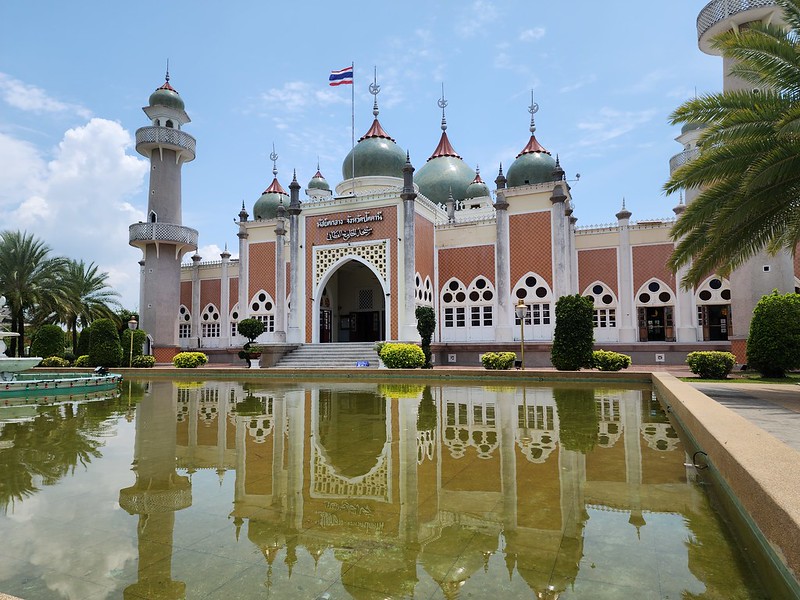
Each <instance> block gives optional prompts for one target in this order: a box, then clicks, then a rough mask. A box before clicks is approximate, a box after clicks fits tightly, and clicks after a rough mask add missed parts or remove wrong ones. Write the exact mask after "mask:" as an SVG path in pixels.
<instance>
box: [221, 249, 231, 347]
mask: <svg viewBox="0 0 800 600" xmlns="http://www.w3.org/2000/svg"><path fill="white" fill-rule="evenodd" d="M219 256H220V258H221V259H222V276H221V278H220V282H219V286H220V289H219V314H220V328H221V329H222V331H220V340H219V343H220V346H222V347H223V348H225V347H226V346H230V345H231V339H230V338H231V282H230V273H229V267H230V261H231V253H230V252H228V249H227V248H225V250H224V251H223V252H222V254H220V255H219Z"/></svg>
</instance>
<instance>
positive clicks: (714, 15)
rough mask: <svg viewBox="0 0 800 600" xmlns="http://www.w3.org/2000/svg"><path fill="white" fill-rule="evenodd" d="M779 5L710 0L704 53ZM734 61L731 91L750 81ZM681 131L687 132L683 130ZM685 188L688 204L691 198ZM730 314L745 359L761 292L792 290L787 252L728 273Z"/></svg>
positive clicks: (726, 86)
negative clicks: (727, 34) (726, 34)
mask: <svg viewBox="0 0 800 600" xmlns="http://www.w3.org/2000/svg"><path fill="white" fill-rule="evenodd" d="M780 20H781V9H780V7H779V6H778V5H777V4H776V3H775V2H774V0H750V1H748V2H740V1H738V0H712V1H711V2H709V3H708V4H706V6H705V7H704V8H703V10H701V11H700V14H699V15H698V17H697V41H698V45H699V46H700V50H702V51H703V52H705V53H706V54H712V55H717V56H718V55H719V54H720V52H719V50H717V49H715V48H712V47H711V40H713V39H714V37H716V36H717V35H719V34H721V33H723V32H725V31H731V30H734V31H738V30H739V29H740V28H742V27H744V26H746V25H747V24H748V23H753V22H755V21H764V22H777V21H780ZM732 66H733V61H732V60H731V59H729V58H723V73H722V89H723V90H724V91H734V90H742V89H748V88H749V87H750V86H751V85H752V84H750V83H748V82H746V81H744V80H742V79H740V78H738V77H734V76H733V75H731V72H730V71H731V67H732ZM683 133H684V134H685V133H687V132H683ZM679 139H680V138H679ZM691 199H693V198H690V192H689V191H687V196H686V200H687V204H688V203H689V202H690V200H691ZM730 281H731V313H732V315H731V317H732V321H733V334H732V335H731V337H730V340H731V350H732V351H733V353H734V354H736V358H737V360H738V361H739V362H742V363H743V362H745V360H746V358H745V354H746V353H745V345H746V340H747V336H748V335H749V332H750V319H751V317H752V315H753V309H754V308H755V306H756V304H757V303H758V301H759V299H760V298H761V296H763V295H764V294H769V293H770V292H771V291H772V290H775V289H777V290H779V291H781V292H783V293H786V292H793V291H794V264H793V261H792V257H791V255H790V253H788V252H781V253H779V254H777V255H775V256H770V255H769V254H767V253H766V252H761V253H759V254H757V255H756V256H754V257H753V258H752V259H750V260H749V261H748V262H747V263H745V264H744V265H742V266H741V267H739V268H738V269H736V271H734V272H733V273H732V274H731V278H730Z"/></svg>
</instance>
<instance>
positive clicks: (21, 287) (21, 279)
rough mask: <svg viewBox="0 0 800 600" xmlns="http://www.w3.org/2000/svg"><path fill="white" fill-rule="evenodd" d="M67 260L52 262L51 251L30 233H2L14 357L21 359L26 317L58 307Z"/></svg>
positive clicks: (1, 265) (0, 289)
mask: <svg viewBox="0 0 800 600" xmlns="http://www.w3.org/2000/svg"><path fill="white" fill-rule="evenodd" d="M66 263H67V261H66V259H64V258H60V257H57V258H52V257H51V256H50V248H49V247H48V246H47V245H46V244H44V243H43V242H42V241H40V240H38V239H36V238H35V237H34V236H32V235H29V234H28V233H27V232H23V233H20V232H19V231H3V232H1V233H0V293H2V295H4V296H5V298H6V302H7V304H8V308H9V310H10V312H11V331H15V332H17V333H19V337H18V338H12V339H11V344H10V348H9V354H10V355H11V356H16V355H18V354H19V355H21V354H22V348H23V345H24V341H23V340H24V338H25V316H26V313H27V312H28V311H29V310H30V309H32V308H33V307H36V306H55V305H57V304H58V298H59V297H60V295H61V285H60V282H62V281H63V273H64V269H65V268H66Z"/></svg>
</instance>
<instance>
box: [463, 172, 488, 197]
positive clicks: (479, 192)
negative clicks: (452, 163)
mask: <svg viewBox="0 0 800 600" xmlns="http://www.w3.org/2000/svg"><path fill="white" fill-rule="evenodd" d="M487 196H488V197H491V192H490V191H489V186H488V185H486V184H485V183H484V182H483V179H481V173H480V171H478V170H476V171H475V179H473V180H472V183H470V184H469V185H468V186H467V193H466V196H465V198H485V197H487Z"/></svg>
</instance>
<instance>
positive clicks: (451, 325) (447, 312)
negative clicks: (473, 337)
mask: <svg viewBox="0 0 800 600" xmlns="http://www.w3.org/2000/svg"><path fill="white" fill-rule="evenodd" d="M466 329H467V288H466V286H465V285H464V284H463V283H461V281H459V280H458V279H456V278H453V279H450V280H449V281H448V282H447V283H445V284H444V288H443V289H442V338H443V339H450V340H454V339H466ZM459 332H460V333H459Z"/></svg>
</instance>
